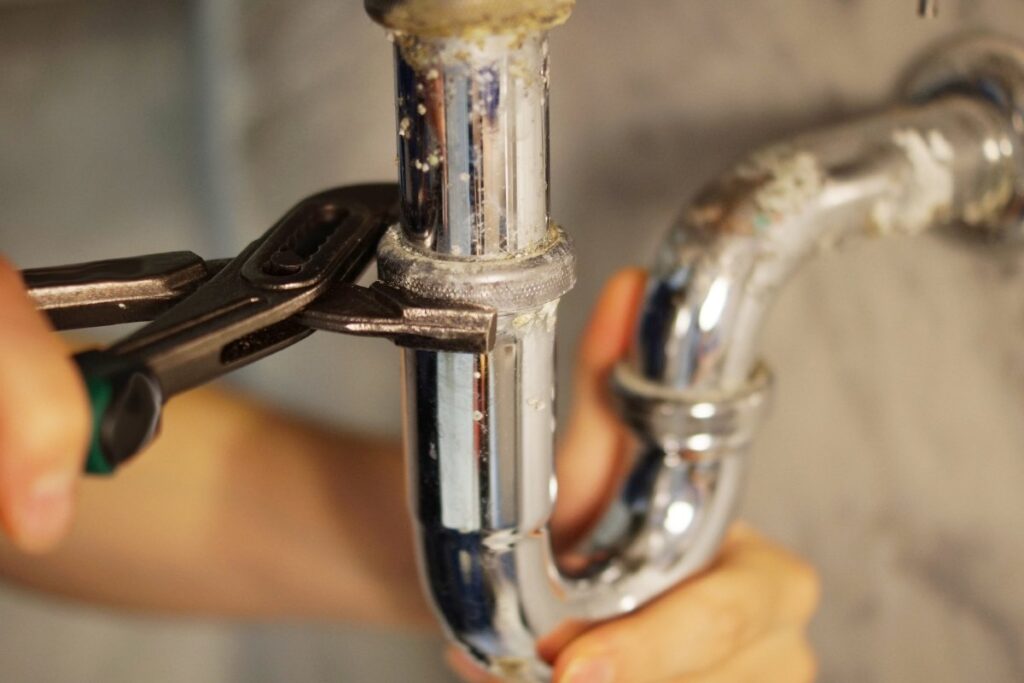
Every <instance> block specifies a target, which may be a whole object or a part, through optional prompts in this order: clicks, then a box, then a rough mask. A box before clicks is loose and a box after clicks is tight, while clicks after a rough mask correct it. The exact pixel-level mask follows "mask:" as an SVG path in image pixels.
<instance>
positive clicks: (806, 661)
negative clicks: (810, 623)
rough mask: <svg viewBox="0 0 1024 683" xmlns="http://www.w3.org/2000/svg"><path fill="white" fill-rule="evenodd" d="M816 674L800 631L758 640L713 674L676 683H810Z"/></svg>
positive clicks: (816, 664)
mask: <svg viewBox="0 0 1024 683" xmlns="http://www.w3.org/2000/svg"><path fill="white" fill-rule="evenodd" d="M817 672H818V661H817V657H815V655H814V649H813V648H812V647H811V644H810V643H809V642H808V640H807V636H806V635H805V634H804V632H803V631H802V630H800V629H786V630H782V631H775V632H772V633H770V634H768V635H767V636H765V637H764V638H761V639H759V640H758V641H757V642H755V643H753V644H751V645H750V646H749V647H747V648H746V649H744V650H742V651H741V652H739V653H738V654H737V655H736V656H735V657H732V658H730V659H729V660H727V661H725V662H723V663H722V664H721V665H720V666H717V667H715V668H714V669H712V670H711V671H707V672H705V673H699V674H694V675H692V676H684V677H681V678H677V679H675V681H674V682H673V683H762V682H763V681H772V683H811V681H813V680H814V679H815V677H816V676H817Z"/></svg>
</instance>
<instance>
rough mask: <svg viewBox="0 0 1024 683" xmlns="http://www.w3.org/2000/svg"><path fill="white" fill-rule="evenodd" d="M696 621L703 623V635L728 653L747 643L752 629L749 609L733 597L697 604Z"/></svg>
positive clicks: (706, 599) (706, 598) (717, 598)
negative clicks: (697, 614)
mask: <svg viewBox="0 0 1024 683" xmlns="http://www.w3.org/2000/svg"><path fill="white" fill-rule="evenodd" d="M698 609H699V610H700V612H699V614H700V616H699V618H698V620H699V621H701V622H703V623H704V628H705V633H707V635H708V636H709V637H710V639H711V640H712V641H713V642H716V643H717V644H718V645H719V648H716V649H720V650H722V651H726V652H730V651H732V650H735V649H736V648H739V647H740V646H741V645H743V644H744V643H746V642H747V640H749V638H750V636H751V630H752V628H753V624H752V618H751V616H750V610H749V608H748V607H747V606H746V605H744V604H743V603H742V602H740V601H738V600H737V599H736V598H735V597H725V596H719V597H716V598H710V597H708V596H705V599H704V600H703V601H702V602H701V603H699V604H698Z"/></svg>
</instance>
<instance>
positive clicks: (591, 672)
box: [560, 659, 615, 683]
mask: <svg viewBox="0 0 1024 683" xmlns="http://www.w3.org/2000/svg"><path fill="white" fill-rule="evenodd" d="M614 681H615V669H614V668H613V667H612V663H611V662H609V661H608V660H606V659H581V660H579V661H575V662H573V663H572V664H570V665H569V668H568V669H566V671H565V676H563V677H562V680H561V681H560V683H614Z"/></svg>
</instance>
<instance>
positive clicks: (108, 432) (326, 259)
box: [22, 185, 496, 474]
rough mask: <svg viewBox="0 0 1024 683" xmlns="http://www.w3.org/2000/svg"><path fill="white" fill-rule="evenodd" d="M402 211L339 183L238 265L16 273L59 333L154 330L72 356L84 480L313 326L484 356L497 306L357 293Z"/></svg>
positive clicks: (140, 261)
mask: <svg viewBox="0 0 1024 683" xmlns="http://www.w3.org/2000/svg"><path fill="white" fill-rule="evenodd" d="M397 207H398V190H397V187H396V186H394V185H361V186H352V187H343V188H338V189H333V190H328V191H326V192H322V193H320V194H317V195H314V196H312V197H309V198H307V199H304V200H303V201H302V202H300V203H299V204H298V205H297V206H295V207H294V208H293V209H292V210H291V211H289V212H288V213H287V214H285V216H284V217H283V218H282V219H281V220H279V221H278V222H277V223H276V224H275V225H274V226H273V227H272V228H270V230H268V231H267V232H266V233H265V234H264V235H263V236H262V237H260V238H259V239H257V240H256V241H254V242H253V243H251V244H250V245H249V246H248V247H246V248H245V249H244V250H243V251H242V252H241V253H240V254H239V255H238V256H236V257H235V258H233V259H227V260H215V261H214V260H211V261H204V260H203V259H202V258H200V257H199V256H197V255H195V254H193V253H191V252H170V253H163V254H151V255H147V256H139V257H132V258H123V259H114V260H108V261H97V262H93V263H86V264H78V265H71V266H58V267H55V268H38V269H33V270H26V271H24V272H23V273H22V276H23V278H24V280H25V283H26V285H27V287H28V291H29V294H30V295H31V296H32V297H33V299H34V300H35V302H36V306H37V308H39V309H40V310H42V311H44V312H45V313H46V314H47V315H48V316H49V317H50V320H51V321H52V323H53V324H54V326H55V327H56V328H57V329H74V328H82V327H95V326H102V325H113V324H118V323H125V322H140V321H146V320H152V322H150V323H149V324H147V325H145V326H143V327H142V328H140V329H138V330H137V331H135V332H133V333H131V334H129V335H128V336H127V337H125V338H123V339H121V340H120V341H118V342H116V343H114V344H113V345H111V346H109V347H107V348H105V349H101V350H91V351H85V352H83V353H79V354H77V355H76V356H75V358H74V359H75V362H76V363H77V365H78V367H79V368H80V370H81V372H82V376H83V379H84V380H85V384H86V387H87V389H88V392H89V398H90V402H91V405H92V412H93V434H92V441H91V444H90V448H89V454H88V459H87V462H86V471H87V472H89V473H92V474H110V473H112V472H113V471H114V470H115V469H117V467H118V466H120V465H121V464H123V463H124V462H126V461H127V460H129V459H131V458H132V457H133V456H134V455H135V454H136V453H138V452H139V451H140V450H141V449H142V448H143V447H145V446H146V445H147V444H148V443H149V442H150V441H151V440H152V439H153V438H154V436H155V435H156V433H157V430H158V428H159V424H160V415H161V412H162V407H163V405H164V403H165V402H166V401H167V400H168V399H169V398H170V397H172V396H174V395H175V394H178V393H181V392H183V391H186V390H188V389H190V388H193V387H196V386H199V385H201V384H204V383H206V382H209V381H211V380H213V379H215V378H217V377H219V376H221V375H223V374H225V373H228V372H230V371H232V370H234V369H236V368H239V367H242V366H244V365H248V364H249V363H252V362H254V361H257V360H259V359H261V358H264V357H266V356H268V355H270V354H272V353H275V352H277V351H280V350H281V349H284V348H286V347H288V346H290V345H292V344H294V343H296V342H298V341H300V340H302V339H304V338H306V337H307V336H309V335H310V334H312V333H313V331H314V330H317V329H320V330H330V331H333V332H342V333H345V334H357V335H368V336H381V337H387V338H390V339H392V340H393V341H395V342H396V343H397V344H399V345H400V346H406V347H412V348H423V349H431V350H444V351H465V352H477V353H480V352H484V351H487V350H489V349H490V348H491V347H492V346H493V344H494V335H495V325H496V322H495V321H496V315H495V312H494V311H493V310H492V309H489V308H486V307H480V306H472V305H453V304H451V303H444V304H441V303H438V302H433V301H427V300H424V299H422V298H417V297H415V296H412V295H411V294H409V293H407V292H404V291H402V290H399V289H396V288H394V287H390V286H388V285H385V284H383V283H380V282H375V283H373V284H372V285H371V286H369V287H362V286H359V285H357V284H355V281H356V280H357V279H358V278H359V277H360V275H361V274H362V273H363V271H364V270H365V268H366V267H367V266H368V265H369V263H370V262H371V261H372V260H373V257H374V254H375V252H376V248H377V243H378V241H379V240H380V238H381V236H382V235H383V234H384V231H385V230H386V229H387V228H388V227H389V226H390V225H391V224H393V223H395V222H396V221H397V218H398V208H397Z"/></svg>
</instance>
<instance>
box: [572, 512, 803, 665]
mask: <svg viewBox="0 0 1024 683" xmlns="http://www.w3.org/2000/svg"><path fill="white" fill-rule="evenodd" d="M817 596H818V582H817V577H816V575H815V573H814V571H813V570H812V569H811V568H810V567H809V566H808V565H807V564H806V563H804V562H803V561H802V560H799V559H798V558H796V557H795V556H793V555H792V554H790V553H788V552H787V551H785V550H782V549H781V548H779V547H777V546H775V545H773V544H771V543H769V542H767V541H766V540H765V539H763V538H762V537H760V536H759V535H757V534H756V533H754V532H753V531H751V530H749V529H748V528H745V527H738V528H737V529H735V530H733V531H732V533H731V534H730V537H729V539H728V541H727V543H726V544H725V546H724V547H723V551H722V555H721V557H720V559H719V561H718V562H717V563H716V564H715V566H714V567H712V568H711V569H710V570H709V571H707V572H706V573H704V574H702V575H700V576H697V577H695V578H693V579H691V580H689V581H687V582H685V583H683V584H681V585H680V586H679V587H677V588H676V589H675V590H673V591H672V592H670V593H668V594H666V595H665V596H663V597H661V598H660V599H658V600H656V601H654V602H653V603H651V604H650V605H648V606H646V607H645V608H643V609H641V610H639V611H638V612H635V613H633V614H631V615H628V616H626V617H623V618H621V619H617V620H615V621H612V622H609V623H606V624H602V625H600V626H598V627H596V628H595V629H593V630H591V631H589V632H587V633H585V634H584V635H582V636H581V637H580V638H578V639H577V640H576V641H574V642H573V643H571V644H570V645H569V646H568V647H567V648H566V649H565V651H563V652H562V653H561V654H560V655H559V657H558V660H557V662H556V668H555V671H556V678H555V680H556V681H559V682H560V683H563V682H572V683H575V681H574V678H573V676H579V675H582V674H579V673H578V672H580V671H587V670H594V671H598V670H601V669H606V670H608V671H609V672H611V673H610V674H608V676H606V679H607V681H609V683H611V682H612V681H626V680H628V681H630V683H648V682H653V681H664V680H667V679H671V678H673V677H678V676H681V675H684V674H688V673H694V672H699V671H703V670H706V669H708V668H710V667H712V666H715V665H717V664H718V663H720V662H722V661H724V660H726V659H728V658H729V657H731V656H733V655H735V654H736V653H737V652H739V651H740V650H742V649H743V648H745V647H746V646H747V645H749V644H750V643H752V642H754V641H755V640H756V639H757V638H759V637H760V636H761V635H762V634H764V633H766V632H768V631H769V630H771V629H774V628H778V627H784V626H797V625H799V626H802V625H804V624H805V623H806V621H807V620H808V619H809V618H810V615H811V614H812V613H813V610H814V607H815V605H816V604H817V599H818V598H817ZM591 678H596V674H592V675H591ZM580 680H581V681H585V680H588V679H587V678H580ZM596 680H601V679H600V678H596Z"/></svg>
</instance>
